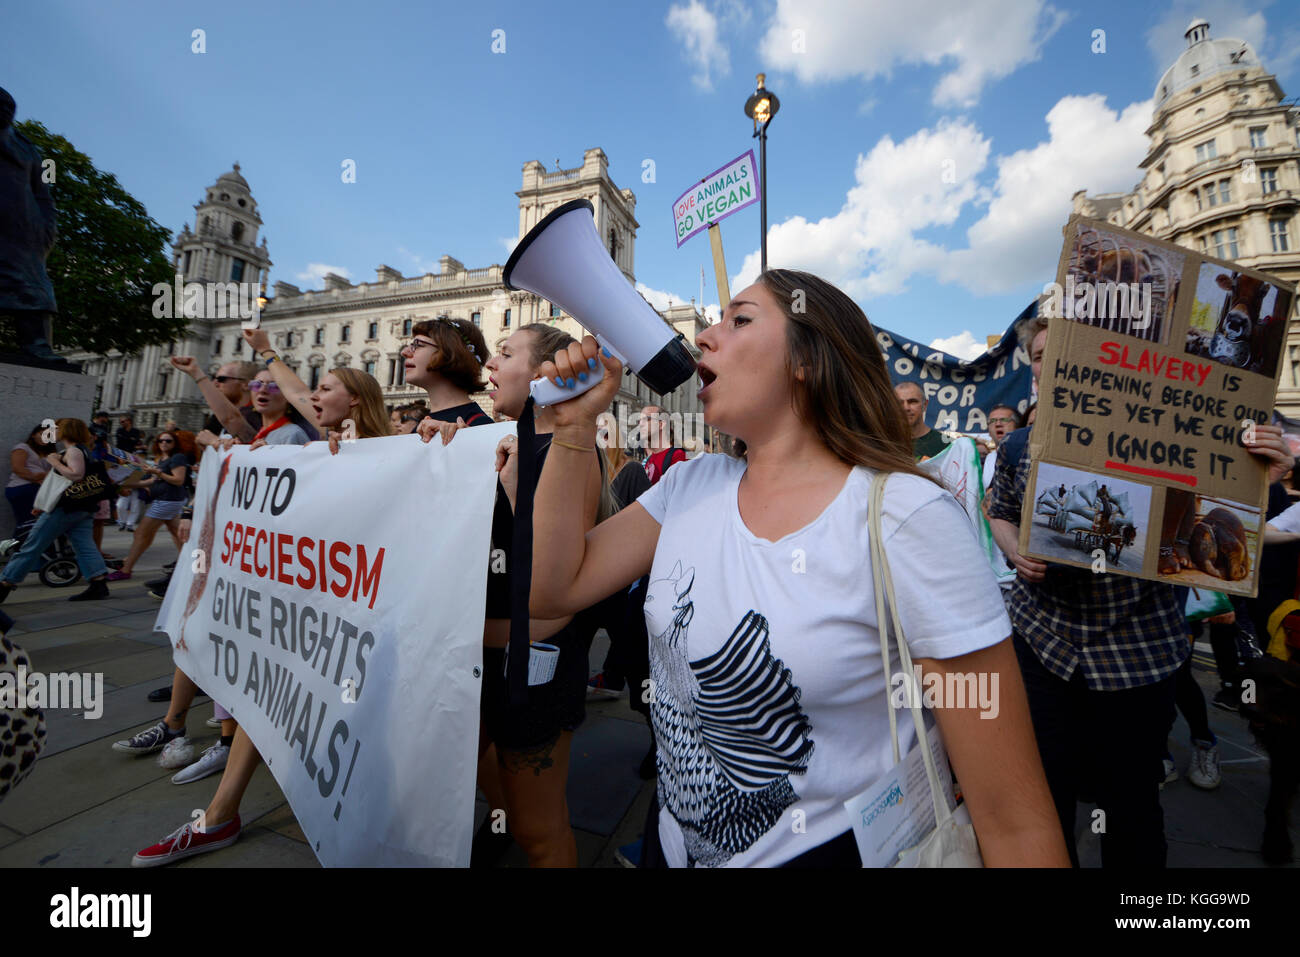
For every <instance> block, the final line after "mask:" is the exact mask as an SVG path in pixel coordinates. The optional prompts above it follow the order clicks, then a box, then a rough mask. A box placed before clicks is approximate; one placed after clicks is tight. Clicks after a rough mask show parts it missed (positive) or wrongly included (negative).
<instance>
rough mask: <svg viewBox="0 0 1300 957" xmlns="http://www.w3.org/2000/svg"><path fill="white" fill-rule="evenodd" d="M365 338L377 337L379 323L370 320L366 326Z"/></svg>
mask: <svg viewBox="0 0 1300 957" xmlns="http://www.w3.org/2000/svg"><path fill="white" fill-rule="evenodd" d="M366 338H367V339H378V338H379V323H377V322H372V323H370V324H368V325H367V326H366Z"/></svg>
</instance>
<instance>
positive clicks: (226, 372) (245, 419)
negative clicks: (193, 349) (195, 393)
mask: <svg viewBox="0 0 1300 957" xmlns="http://www.w3.org/2000/svg"><path fill="white" fill-rule="evenodd" d="M169 361H170V362H171V364H172V365H173V366H175V367H176V368H177V369H179V370H180V371H181V372H184V373H185V374H186V375H187V376H189V377H190V378H191V379H193V380H194V384H195V385H197V386H198V387H199V392H200V393H202V395H203V400H204V401H205V402H207V404H208V408H209V409H211V410H212V413H211V414H210V415H209V416H208V417H207V419H206V420H205V421H204V423H203V430H202V431H201V432H199V434H198V435H197V436H196V437H195V442H196V443H198V445H199V446H200V448H201V449H203V448H207V447H209V446H214V445H217V444H218V443H219V442H220V440H221V436H222V435H233V436H234V437H235V438H237V439H239V440H240V441H241V442H251V441H252V439H253V435H254V433H256V432H257V430H258V428H259V427H260V426H261V424H262V421H261V416H260V415H258V414H257V412H256V411H255V410H254V409H253V396H252V393H251V392H250V391H249V389H248V383H249V382H251V381H252V380H253V377H254V376H256V375H257V372H258V365H257V363H255V362H238V361H236V362H227V363H226V364H225V365H223V366H222V367H221V368H220V369H218V370H217V371H216V373H215V374H214V375H211V376H209V375H208V374H207V373H205V372H204V371H203V370H202V369H200V368H199V363H198V360H197V359H195V358H194V357H193V356H172V357H171V358H170V360H169Z"/></svg>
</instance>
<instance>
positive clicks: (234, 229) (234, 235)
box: [230, 199, 244, 242]
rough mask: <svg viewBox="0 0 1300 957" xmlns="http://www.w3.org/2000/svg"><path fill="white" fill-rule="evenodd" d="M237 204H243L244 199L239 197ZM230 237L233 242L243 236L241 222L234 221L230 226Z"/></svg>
mask: <svg viewBox="0 0 1300 957" xmlns="http://www.w3.org/2000/svg"><path fill="white" fill-rule="evenodd" d="M239 204H240V205H241V206H242V205H243V204H244V201H243V200H242V199H241V200H240V201H239ZM230 238H231V239H233V240H234V241H235V242H239V241H240V240H241V239H243V238H244V224H243V223H240V222H236V223H235V225H233V226H231V227H230Z"/></svg>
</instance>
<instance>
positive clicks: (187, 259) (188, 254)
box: [185, 249, 194, 273]
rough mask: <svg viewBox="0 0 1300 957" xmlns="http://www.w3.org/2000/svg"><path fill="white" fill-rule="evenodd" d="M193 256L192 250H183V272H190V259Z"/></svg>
mask: <svg viewBox="0 0 1300 957" xmlns="http://www.w3.org/2000/svg"><path fill="white" fill-rule="evenodd" d="M193 255H194V253H193V251H192V250H189V249H187V250H185V272H187V273H188V272H189V271H190V257H191V256H193Z"/></svg>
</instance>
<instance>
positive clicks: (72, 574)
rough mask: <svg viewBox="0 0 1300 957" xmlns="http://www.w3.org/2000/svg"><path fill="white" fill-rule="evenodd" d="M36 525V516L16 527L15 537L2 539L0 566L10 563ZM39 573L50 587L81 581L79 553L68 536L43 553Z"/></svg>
mask: <svg viewBox="0 0 1300 957" xmlns="http://www.w3.org/2000/svg"><path fill="white" fill-rule="evenodd" d="M35 525H36V519H34V518H33V519H32V520H31V521H27V522H23V523H22V524H21V525H19V526H18V527H17V528H15V529H14V534H13V538H7V539H5V540H4V541H0V567H4V566H5V565H7V564H9V559H11V558H13V557H14V556H15V555H17V554H18V551H19V549H21V548H22V547H23V543H24V542H25V541H27V536H28V535H30V534H31V531H32V528H33V527H35ZM39 575H40V578H41V582H42V583H43V584H45V585H47V586H48V587H50V588H67V587H68V586H69V585H75V584H76V583H77V582H79V581H81V569H80V568H78V567H77V555H76V553H75V552H74V551H73V550H72V543H71V542H69V541H68V536H66V535H60V536H59V537H58V538H56V539H55V540H54V541H52V542H51V543H50V545H49V547H48V548H46V549H45V553H44V554H43V555H41V567H40V571H39Z"/></svg>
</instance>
